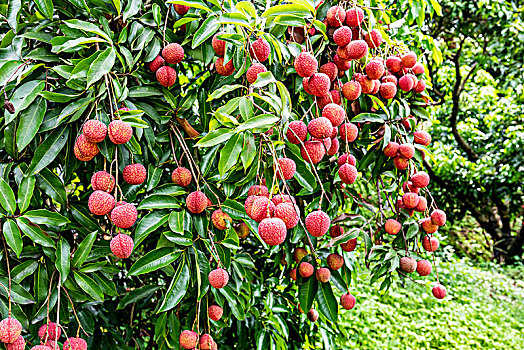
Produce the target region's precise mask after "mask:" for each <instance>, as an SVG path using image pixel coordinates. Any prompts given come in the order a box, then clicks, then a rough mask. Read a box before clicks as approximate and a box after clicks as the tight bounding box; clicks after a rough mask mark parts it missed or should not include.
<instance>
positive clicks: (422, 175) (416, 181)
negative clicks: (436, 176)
mask: <svg viewBox="0 0 524 350" xmlns="http://www.w3.org/2000/svg"><path fill="white" fill-rule="evenodd" d="M411 182H412V183H413V185H414V186H415V187H418V188H424V187H426V186H427V185H429V175H428V173H426V172H425V171H419V172H417V173H415V174H413V175H411Z"/></svg>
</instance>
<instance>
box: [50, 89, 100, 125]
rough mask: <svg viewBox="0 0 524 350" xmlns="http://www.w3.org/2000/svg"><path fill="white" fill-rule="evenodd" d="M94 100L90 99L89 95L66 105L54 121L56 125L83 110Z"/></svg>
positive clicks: (93, 98)
mask: <svg viewBox="0 0 524 350" xmlns="http://www.w3.org/2000/svg"><path fill="white" fill-rule="evenodd" d="M94 100H95V97H91V95H88V97H85V98H81V99H78V100H76V101H73V102H71V103H70V104H68V105H67V106H66V107H65V108H64V109H62V111H61V112H60V116H59V117H58V119H57V121H56V125H57V126H58V125H60V123H61V122H62V121H63V120H64V119H66V118H67V117H69V116H70V115H72V114H74V113H77V112H78V111H80V110H83V109H84V110H85V109H86V108H87V106H88V105H89V104H90V103H91V102H93V101H94Z"/></svg>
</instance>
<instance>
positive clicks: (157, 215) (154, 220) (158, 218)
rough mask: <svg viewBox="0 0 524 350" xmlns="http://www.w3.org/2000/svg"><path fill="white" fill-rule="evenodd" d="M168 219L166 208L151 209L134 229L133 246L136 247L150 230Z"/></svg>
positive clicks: (153, 229)
mask: <svg viewBox="0 0 524 350" xmlns="http://www.w3.org/2000/svg"><path fill="white" fill-rule="evenodd" d="M168 219H169V212H168V211H166V210H160V211H153V212H151V213H149V214H147V215H146V216H144V217H143V218H142V219H141V220H140V222H139V223H138V225H137V227H136V230H135V238H134V241H135V247H138V245H139V244H140V243H142V241H143V240H144V239H146V238H147V236H148V235H149V234H150V233H151V232H153V231H155V230H156V229H158V228H159V227H160V226H162V225H164V224H165V223H166V222H167V220H168Z"/></svg>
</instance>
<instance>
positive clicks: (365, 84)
mask: <svg viewBox="0 0 524 350" xmlns="http://www.w3.org/2000/svg"><path fill="white" fill-rule="evenodd" d="M354 78H355V79H356V80H357V81H358V82H359V84H360V86H361V88H362V93H363V94H372V93H373V90H374V89H375V81H374V80H371V79H369V78H368V77H366V76H364V75H357V76H356V77H354Z"/></svg>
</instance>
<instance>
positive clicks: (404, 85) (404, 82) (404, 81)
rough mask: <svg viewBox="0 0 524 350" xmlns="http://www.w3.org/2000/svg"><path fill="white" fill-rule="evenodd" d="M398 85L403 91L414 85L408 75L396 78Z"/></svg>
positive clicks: (409, 89)
mask: <svg viewBox="0 0 524 350" xmlns="http://www.w3.org/2000/svg"><path fill="white" fill-rule="evenodd" d="M398 86H399V87H400V89H401V90H402V91H404V92H408V91H411V89H413V87H414V86H415V84H414V82H413V79H411V78H410V77H409V76H408V75H403V76H401V77H400V79H399V80H398Z"/></svg>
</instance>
